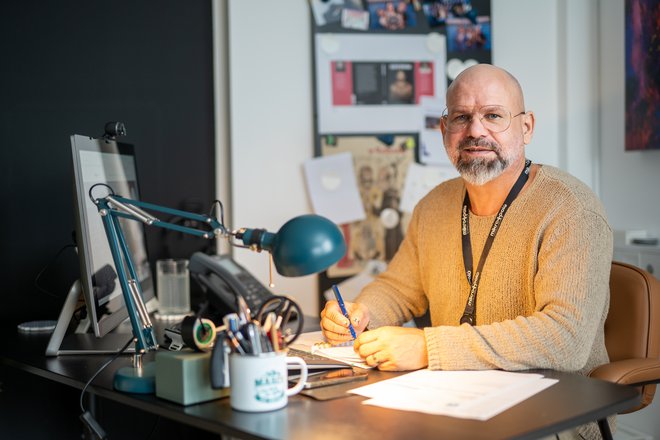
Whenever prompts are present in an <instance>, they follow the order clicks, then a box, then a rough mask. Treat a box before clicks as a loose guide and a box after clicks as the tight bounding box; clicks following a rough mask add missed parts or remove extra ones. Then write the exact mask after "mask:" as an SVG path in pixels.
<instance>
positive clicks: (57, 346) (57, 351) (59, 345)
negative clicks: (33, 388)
mask: <svg viewBox="0 0 660 440" xmlns="http://www.w3.org/2000/svg"><path fill="white" fill-rule="evenodd" d="M80 294H81V288H80V281H79V280H76V281H75V282H74V283H73V285H72V286H71V289H69V293H68V294H67V296H66V299H65V300H64V305H63V306H62V311H61V312H60V316H59V318H58V319H57V325H56V326H55V330H54V331H53V333H52V335H51V337H50V341H48V346H47V347H46V356H62V355H71V354H109V353H117V352H119V351H120V350H121V349H122V347H124V345H126V343H127V342H128V341H129V339H131V338H132V337H133V334H132V333H108V334H107V335H105V336H103V337H102V338H97V337H96V335H95V334H94V333H86V332H85V331H86V329H87V328H88V327H89V324H88V323H86V322H82V323H81V324H80V325H79V326H78V328H77V329H76V332H75V333H70V334H67V329H68V328H69V324H70V322H71V318H73V315H74V313H75V311H76V306H77V305H78V299H79V298H80ZM125 352H126V353H134V352H135V347H134V346H131V347H129V348H128V349H127V350H125Z"/></svg>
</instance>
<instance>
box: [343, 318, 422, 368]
mask: <svg viewBox="0 0 660 440" xmlns="http://www.w3.org/2000/svg"><path fill="white" fill-rule="evenodd" d="M353 347H354V349H355V351H356V352H357V353H358V354H359V355H360V356H361V357H362V358H364V359H365V362H366V363H367V365H371V366H373V367H377V368H378V369H379V370H383V371H406V370H418V369H420V368H426V366H427V365H428V363H429V361H428V354H427V352H426V339H425V337H424V330H421V329H418V328H409V327H381V328H377V329H375V330H370V331H366V332H364V333H362V334H361V335H360V336H358V338H357V339H356V340H355V343H354V345H353Z"/></svg>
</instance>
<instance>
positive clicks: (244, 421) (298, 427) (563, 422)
mask: <svg viewBox="0 0 660 440" xmlns="http://www.w3.org/2000/svg"><path fill="white" fill-rule="evenodd" d="M8 333H9V334H7V335H6V338H5V342H6V344H3V345H4V346H3V349H2V354H1V355H0V356H1V358H0V359H1V360H2V362H3V363H4V364H6V365H9V366H12V367H15V368H18V369H21V370H24V371H27V372H30V373H32V374H36V375H38V376H41V377H44V378H47V379H49V380H53V381H56V382H60V383H63V384H66V385H69V386H72V387H75V388H78V389H82V387H83V385H84V383H85V382H86V381H87V380H88V379H89V378H90V377H91V376H92V375H93V374H94V372H95V371H96V370H97V368H99V367H100V366H101V365H102V364H103V363H104V362H105V361H107V359H108V356H105V355H84V356H80V355H75V356H60V357H54V358H47V357H46V356H45V355H44V351H45V347H46V345H47V343H48V338H49V336H47V335H24V334H19V333H17V332H16V331H15V330H14V332H13V334H12V333H11V330H9V331H8ZM149 359H153V353H149V354H148V355H147V356H146V360H147V361H148V360H149ZM129 364H130V358H129V356H122V357H120V358H119V359H117V360H116V361H115V362H113V363H112V364H111V365H110V366H109V367H108V368H107V369H106V370H105V371H104V372H103V373H101V374H100V375H99V377H97V379H96V380H95V381H94V384H93V385H92V386H91V387H90V388H89V390H90V391H91V392H92V393H94V394H96V395H98V396H100V397H103V398H107V399H111V400H113V401H116V402H119V403H121V404H124V405H127V406H129V407H135V408H139V409H141V410H143V411H148V412H151V413H154V414H158V415H160V416H162V417H166V418H169V419H172V420H175V421H178V422H181V423H184V424H188V425H191V426H195V427H197V428H201V429H205V430H208V431H211V432H215V433H222V434H226V435H233V436H238V437H241V438H259V439H261V438H268V439H303V438H304V439H321V438H341V439H342V440H350V439H360V440H364V439H365V438H377V439H379V440H386V439H402V438H414V439H427V438H428V439H431V438H432V439H438V438H470V439H475V440H478V439H488V440H492V439H500V438H512V439H533V438H538V437H541V436H543V435H548V434H552V433H554V432H558V431H562V430H564V429H568V428H571V427H574V426H578V425H581V424H584V423H587V422H591V421H596V420H598V419H602V418H604V417H606V416H609V415H612V414H615V413H618V412H620V411H623V410H625V409H627V408H631V407H633V406H634V405H636V404H637V403H638V402H639V399H640V398H639V395H638V394H637V392H636V390H635V389H634V388H630V387H624V386H619V385H614V384H610V383H607V382H603V381H599V380H595V379H589V378H586V377H583V376H579V375H575V374H567V373H558V372H553V371H541V373H543V374H545V375H546V376H548V377H554V378H557V379H559V382H558V383H557V384H555V385H553V386H551V387H549V388H547V389H546V390H544V391H542V392H541V393H539V394H536V395H534V396H532V397H531V398H530V399H528V400H526V401H524V402H522V403H520V404H518V405H516V406H514V407H512V408H511V409H509V410H507V411H505V412H503V413H501V414H499V415H497V416H495V417H493V418H491V419H490V420H487V421H476V420H467V419H458V418H452V417H445V416H433V415H428V414H421V413H415V412H406V411H396V410H391V409H385V408H379V407H375V406H369V405H361V404H360V402H361V401H363V400H364V398H363V397H360V396H354V395H351V396H350V397H345V398H340V399H335V400H327V401H317V400H314V399H311V398H309V397H306V396H302V395H298V396H294V397H292V398H290V399H289V404H288V406H287V407H285V408H283V409H281V410H277V411H273V412H269V413H241V412H238V411H234V410H232V409H231V407H230V405H229V399H228V398H224V399H219V400H215V401H212V402H207V403H202V404H197V405H191V406H187V407H184V406H181V405H178V404H175V403H171V402H168V401H166V400H162V399H159V398H157V397H155V396H153V395H148V396H141V395H131V394H124V393H119V392H116V391H114V390H113V389H112V377H113V374H114V371H115V370H116V369H117V368H119V367H121V366H124V365H129ZM389 377H393V374H392V373H383V372H379V371H370V373H369V379H368V382H360V383H359V384H358V386H361V385H364V384H366V383H370V382H375V381H378V380H382V379H385V378H389ZM339 386H344V387H346V389H350V388H352V387H355V386H356V384H355V383H353V384H347V385H339Z"/></svg>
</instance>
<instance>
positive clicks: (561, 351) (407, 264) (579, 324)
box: [357, 165, 612, 374]
mask: <svg viewBox="0 0 660 440" xmlns="http://www.w3.org/2000/svg"><path fill="white" fill-rule="evenodd" d="M464 195H465V186H464V184H463V180H462V179H460V178H457V179H453V180H450V181H447V182H444V183H442V184H440V185H438V186H437V187H436V188H435V189H433V190H432V191H431V192H430V193H429V194H428V195H427V196H426V197H425V198H424V199H422V200H421V201H420V202H419V204H418V205H417V206H416V208H415V210H414V212H413V215H412V219H411V221H410V225H409V227H408V232H407V234H406V237H405V239H404V240H403V242H402V244H401V246H400V248H399V250H398V252H397V254H396V256H395V257H394V258H393V259H392V261H391V263H390V265H389V267H388V269H387V271H385V272H384V273H383V274H381V275H380V276H379V277H378V278H377V279H376V280H375V281H373V282H372V283H371V284H369V285H368V286H367V287H365V289H364V290H363V291H362V292H361V294H360V295H359V297H358V299H357V301H358V302H360V303H363V304H365V305H367V307H368V308H369V312H370V318H371V320H370V324H369V328H376V327H380V326H386V325H401V324H403V323H405V322H407V321H409V320H410V319H412V318H413V317H414V316H416V317H419V316H422V315H423V314H424V313H425V312H426V310H427V309H429V310H430V316H431V322H432V327H428V328H425V329H424V333H425V338H426V347H427V351H428V360H429V368H430V369H435V370H437V369H443V370H480V369H504V370H524V369H530V368H548V369H554V370H559V371H573V372H579V373H582V374H586V373H588V372H589V371H590V370H591V369H592V368H594V367H595V366H597V365H601V364H603V363H606V362H607V361H608V356H607V351H606V349H605V342H604V333H603V330H604V322H605V318H606V316H607V312H608V307H609V272H610V266H611V261H612V231H611V229H610V227H609V226H608V223H607V220H606V216H605V212H604V209H603V207H602V205H601V203H600V202H599V201H598V199H597V198H596V196H595V195H594V194H593V193H592V191H591V190H590V189H589V188H588V187H587V186H586V185H584V184H583V183H582V182H580V181H579V180H577V179H576V178H574V177H572V176H570V175H568V174H566V173H564V172H563V171H560V170H559V169H557V168H554V167H551V166H548V165H544V166H542V167H540V169H539V171H538V173H537V174H536V178H535V179H534V180H533V181H531V182H530V183H529V185H528V186H527V188H525V190H524V191H523V192H521V193H520V195H519V196H518V197H517V199H516V200H515V201H514V202H513V203H512V204H511V206H510V208H509V209H508V211H507V213H506V215H505V217H504V220H503V221H502V223H501V225H500V228H499V232H498V233H497V236H496V238H495V241H494V243H493V246H492V248H491V250H490V253H489V254H488V258H487V260H486V262H485V265H484V268H483V272H482V275H481V280H480V282H479V290H478V294H477V298H476V325H475V326H470V325H468V324H463V325H459V319H460V317H461V316H462V314H463V311H464V309H465V303H466V300H467V296H468V292H469V289H470V286H469V284H468V281H467V277H466V275H465V269H464V264H463V251H462V247H461V207H462V202H463V197H464ZM494 218H495V216H477V215H474V214H472V213H470V237H471V244H472V253H473V261H474V265H475V268H476V264H477V262H478V261H479V258H480V256H481V252H482V250H483V247H484V243H485V241H486V237H487V235H488V233H489V231H490V228H491V226H492V223H493V220H494Z"/></svg>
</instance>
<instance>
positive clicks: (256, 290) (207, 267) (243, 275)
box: [188, 252, 275, 316]
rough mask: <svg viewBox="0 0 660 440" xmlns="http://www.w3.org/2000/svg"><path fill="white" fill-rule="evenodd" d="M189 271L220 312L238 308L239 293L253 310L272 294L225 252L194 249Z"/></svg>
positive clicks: (233, 311) (224, 312)
mask: <svg viewBox="0 0 660 440" xmlns="http://www.w3.org/2000/svg"><path fill="white" fill-rule="evenodd" d="M188 267H189V269H190V274H191V276H192V277H193V279H195V280H196V281H197V282H198V283H199V284H200V285H201V286H202V290H204V291H205V292H206V294H207V298H208V299H209V302H210V303H211V305H212V306H214V308H215V309H216V312H218V314H219V316H224V315H226V314H227V313H235V312H236V311H237V298H236V295H241V296H242V297H243V298H244V299H245V302H246V303H247V305H248V307H249V308H250V310H251V311H252V312H253V313H256V312H257V311H258V310H259V307H260V306H261V305H262V304H263V303H264V302H265V301H267V300H269V299H271V298H272V297H274V296H275V295H273V294H272V293H271V292H270V290H268V289H267V288H266V286H264V285H263V284H261V283H260V282H259V280H257V279H256V278H255V277H254V275H252V274H251V273H250V272H248V271H247V269H245V268H244V267H243V266H241V265H239V264H238V263H237V262H236V261H234V259H232V258H231V257H230V256H228V255H207V254H205V253H202V252H195V253H194V254H193V255H192V257H190V264H189V266H188Z"/></svg>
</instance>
